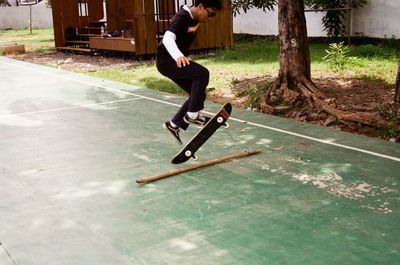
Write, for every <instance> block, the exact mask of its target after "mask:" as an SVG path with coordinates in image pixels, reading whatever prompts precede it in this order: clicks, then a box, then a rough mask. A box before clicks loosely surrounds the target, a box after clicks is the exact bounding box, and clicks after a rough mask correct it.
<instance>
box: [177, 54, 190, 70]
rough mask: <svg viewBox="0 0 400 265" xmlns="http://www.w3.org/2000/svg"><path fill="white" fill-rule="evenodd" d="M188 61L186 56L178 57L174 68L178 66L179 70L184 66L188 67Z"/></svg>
mask: <svg viewBox="0 0 400 265" xmlns="http://www.w3.org/2000/svg"><path fill="white" fill-rule="evenodd" d="M189 64H190V62H189V59H188V58H187V57H186V56H181V57H178V59H176V66H178V67H179V68H181V67H185V66H186V65H189Z"/></svg>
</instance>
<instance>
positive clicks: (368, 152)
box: [0, 61, 400, 162]
mask: <svg viewBox="0 0 400 265" xmlns="http://www.w3.org/2000/svg"><path fill="white" fill-rule="evenodd" d="M0 62H1V63H4V64H7V65H10V66H14V67H15V66H17V67H19V68H23V69H26V70H31V71H36V72H39V73H42V74H45V75H51V76H54V77H58V78H62V79H65V80H70V81H74V82H77V83H81V84H85V85H88V86H97V87H100V88H104V89H106V90H110V91H116V92H119V93H124V94H127V95H131V96H136V97H139V98H142V99H146V100H150V101H154V102H158V103H163V104H166V105H171V106H176V107H180V106H181V105H179V104H175V103H172V102H168V101H164V100H160V99H155V98H151V97H147V96H142V95H138V94H135V93H132V92H128V91H124V90H120V89H116V88H111V87H107V86H103V85H97V84H94V83H90V82H86V81H82V80H79V79H75V78H70V77H66V76H63V75H60V74H54V73H49V72H46V71H42V70H39V69H34V68H30V67H25V66H22V65H16V64H12V63H7V62H3V61H0ZM205 113H208V114H211V115H214V114H215V113H212V112H205ZM230 120H234V121H237V122H242V123H246V124H249V125H252V126H256V127H259V128H264V129H268V130H272V131H276V132H280V133H284V134H288V135H292V136H296V137H299V138H303V139H308V140H311V141H314V142H319V143H323V144H327V145H332V146H336V147H340V148H344V149H347V150H352V151H357V152H360V153H364V154H368V155H372V156H376V157H381V158H385V159H389V160H393V161H398V162H400V158H399V157H395V156H389V155H385V154H381V153H377V152H373V151H369V150H365V149H362V148H357V147H352V146H348V145H344V144H338V143H334V142H332V141H327V140H323V139H318V138H315V137H311V136H307V135H303V134H299V133H295V132H291V131H286V130H282V129H279V128H275V127H271V126H266V125H262V124H258V123H254V122H248V121H245V120H241V119H237V118H230Z"/></svg>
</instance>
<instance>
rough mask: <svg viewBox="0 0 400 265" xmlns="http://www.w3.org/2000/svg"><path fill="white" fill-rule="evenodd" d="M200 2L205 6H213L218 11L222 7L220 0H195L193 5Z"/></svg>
mask: <svg viewBox="0 0 400 265" xmlns="http://www.w3.org/2000/svg"><path fill="white" fill-rule="evenodd" d="M200 4H202V5H203V6H204V7H205V8H208V7H210V8H215V9H216V10H218V11H220V10H221V9H222V0H195V2H194V6H198V5H200Z"/></svg>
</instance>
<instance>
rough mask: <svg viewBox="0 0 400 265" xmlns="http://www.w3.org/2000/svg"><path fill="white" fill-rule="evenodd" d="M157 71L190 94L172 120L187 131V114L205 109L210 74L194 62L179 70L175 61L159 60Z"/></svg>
mask: <svg viewBox="0 0 400 265" xmlns="http://www.w3.org/2000/svg"><path fill="white" fill-rule="evenodd" d="M157 69H158V71H159V72H160V73H161V74H162V75H164V76H166V77H168V78H170V79H171V80H172V81H174V82H175V83H176V84H177V85H178V86H180V87H181V88H182V89H183V90H185V91H186V92H187V93H188V94H189V98H188V99H187V100H186V101H185V103H183V105H182V106H181V108H180V109H179V110H178V112H177V113H176V114H175V116H174V117H173V118H172V119H171V121H172V122H173V123H175V124H176V125H178V126H179V127H180V128H182V129H184V130H186V129H187V127H188V126H189V124H187V123H186V122H185V121H184V120H183V117H184V116H185V114H186V113H187V112H188V111H189V112H197V111H200V110H202V109H204V101H205V100H206V88H207V85H208V81H209V79H210V72H209V71H208V70H207V68H205V67H204V66H201V65H200V64H198V63H195V62H193V61H190V64H189V65H187V66H182V67H181V68H179V67H178V66H176V62H175V61H168V62H161V61H158V60H157Z"/></svg>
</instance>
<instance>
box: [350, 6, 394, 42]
mask: <svg viewBox="0 0 400 265" xmlns="http://www.w3.org/2000/svg"><path fill="white" fill-rule="evenodd" d="M355 32H362V33H364V35H365V36H368V37H376V38H384V37H385V35H386V37H387V38H391V37H392V35H394V36H395V38H396V39H400V0H368V5H367V6H365V7H364V8H362V9H359V10H356V11H354V19H353V33H355Z"/></svg>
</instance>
